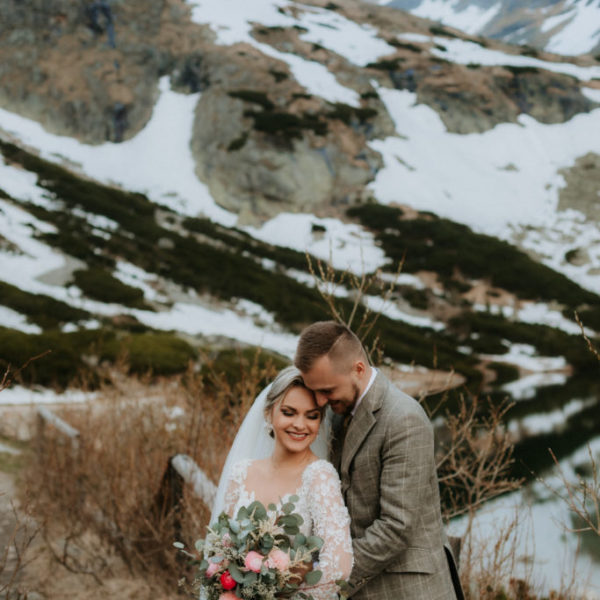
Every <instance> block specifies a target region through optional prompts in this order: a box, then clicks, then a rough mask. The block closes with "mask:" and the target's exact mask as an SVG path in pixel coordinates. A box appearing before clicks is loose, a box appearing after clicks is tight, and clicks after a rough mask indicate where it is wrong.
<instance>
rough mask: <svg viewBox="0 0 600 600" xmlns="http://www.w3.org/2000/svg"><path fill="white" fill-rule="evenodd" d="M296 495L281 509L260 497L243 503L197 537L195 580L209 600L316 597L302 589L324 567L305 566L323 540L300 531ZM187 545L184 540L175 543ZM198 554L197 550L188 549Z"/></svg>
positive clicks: (202, 593)
mask: <svg viewBox="0 0 600 600" xmlns="http://www.w3.org/2000/svg"><path fill="white" fill-rule="evenodd" d="M297 501H298V497H297V496H292V497H290V499H289V501H288V502H286V503H285V504H283V505H282V506H281V507H280V508H279V510H277V507H276V506H275V505H274V504H270V505H269V507H268V508H269V510H268V511H267V509H266V508H265V507H264V506H263V505H262V504H261V503H260V502H253V503H252V504H250V505H249V506H243V507H242V508H240V510H239V511H238V513H237V516H236V518H231V517H229V516H228V515H226V514H225V513H222V514H221V515H220V516H219V519H218V521H217V522H215V523H213V524H212V525H211V526H210V527H209V530H208V535H207V536H206V538H204V539H201V540H198V541H197V542H196V550H197V551H198V552H199V553H200V556H201V559H200V561H199V562H198V563H197V564H198V572H197V576H196V580H195V582H194V584H195V587H197V588H198V589H199V590H201V597H202V598H206V599H207V600H236V599H238V600H254V599H256V598H261V600H275V599H277V598H290V597H291V596H294V597H295V598H304V599H307V600H310V599H311V598H312V597H311V596H310V595H309V594H307V593H304V592H302V591H301V590H299V586H300V583H302V582H304V583H305V584H306V585H307V586H312V585H315V584H316V583H318V581H319V580H320V578H321V572H320V571H308V572H306V571H307V569H306V567H307V565H312V563H313V560H314V555H315V553H316V552H318V551H319V550H320V548H321V546H322V545H323V540H322V539H321V538H319V537H316V536H311V537H308V538H307V537H306V536H304V535H302V534H301V533H300V525H302V521H303V520H302V517H301V516H300V515H299V514H297V513H294V509H295V505H294V502H297ZM175 546H176V547H178V548H180V549H183V545H182V544H180V543H178V542H177V543H175ZM186 554H188V556H191V557H193V558H194V559H197V557H196V556H194V555H191V554H190V553H186Z"/></svg>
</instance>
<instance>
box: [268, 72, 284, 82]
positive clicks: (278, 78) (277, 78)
mask: <svg viewBox="0 0 600 600" xmlns="http://www.w3.org/2000/svg"><path fill="white" fill-rule="evenodd" d="M269 73H270V74H271V75H273V79H275V82H276V83H280V82H282V81H285V80H286V79H289V75H288V74H287V73H286V72H285V71H277V70H276V69H269Z"/></svg>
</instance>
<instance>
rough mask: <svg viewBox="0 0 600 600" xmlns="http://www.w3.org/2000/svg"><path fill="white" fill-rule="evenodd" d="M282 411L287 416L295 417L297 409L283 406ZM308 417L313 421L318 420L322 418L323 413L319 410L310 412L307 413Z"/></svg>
mask: <svg viewBox="0 0 600 600" xmlns="http://www.w3.org/2000/svg"><path fill="white" fill-rule="evenodd" d="M281 413H282V414H283V415H284V416H286V417H293V416H294V415H295V414H296V411H295V410H290V409H289V408H282V409H281ZM306 418H307V419H310V420H311V421H318V420H319V419H320V418H321V413H320V412H318V411H316V412H310V413H308V414H307V415H306Z"/></svg>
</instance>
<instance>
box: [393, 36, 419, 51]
mask: <svg viewBox="0 0 600 600" xmlns="http://www.w3.org/2000/svg"><path fill="white" fill-rule="evenodd" d="M387 43H388V44H389V45H390V46H394V47H395V48H402V49H403V50H408V51H410V52H416V53H417V54H420V53H421V52H423V48H421V47H420V46H417V45H415V44H410V43H408V42H401V41H399V40H395V39H392V40H387Z"/></svg>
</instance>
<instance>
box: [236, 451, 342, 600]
mask: <svg viewBox="0 0 600 600" xmlns="http://www.w3.org/2000/svg"><path fill="white" fill-rule="evenodd" d="M251 463H252V461H251V460H250V459H246V460H241V461H239V462H237V463H236V464H235V465H234V467H233V469H232V471H231V477H230V480H229V485H228V487H227V494H226V498H225V512H226V513H227V514H229V515H235V514H237V511H238V510H239V508H240V507H241V506H247V505H248V504H250V503H251V502H254V500H255V499H256V497H255V493H254V490H249V489H247V487H246V484H245V482H246V475H247V473H248V467H249V465H250V464H251ZM292 495H296V496H298V502H296V503H295V506H296V508H295V512H296V513H298V514H300V516H301V517H302V518H303V519H304V523H303V524H302V526H301V527H300V531H301V533H303V534H304V535H306V536H309V535H316V536H319V537H320V538H322V539H323V541H324V543H323V547H322V548H321V551H320V553H319V566H318V568H319V570H320V571H321V572H322V573H323V575H322V577H321V580H320V582H319V583H318V584H317V585H316V586H312V587H306V586H301V591H303V592H305V593H307V594H310V595H311V596H313V598H315V600H331V599H334V598H337V592H338V589H339V588H338V586H337V585H336V583H335V581H336V580H337V579H348V577H349V576H350V571H351V570H352V561H353V555H352V540H351V539H350V517H349V515H348V510H347V509H346V506H345V505H344V501H343V499H342V494H341V491H340V480H339V477H338V474H337V472H336V470H335V468H334V467H333V465H332V464H331V463H330V462H328V461H326V460H322V459H319V460H316V461H314V462H312V463H310V464H309V465H308V466H307V467H306V468H305V469H304V471H303V473H302V483H301V485H300V487H299V488H298V489H297V490H295V491H291V492H290V493H289V494H286V495H285V496H284V497H283V498H282V499H281V502H285V501H286V499H287V498H289V497H290V496H292Z"/></svg>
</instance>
